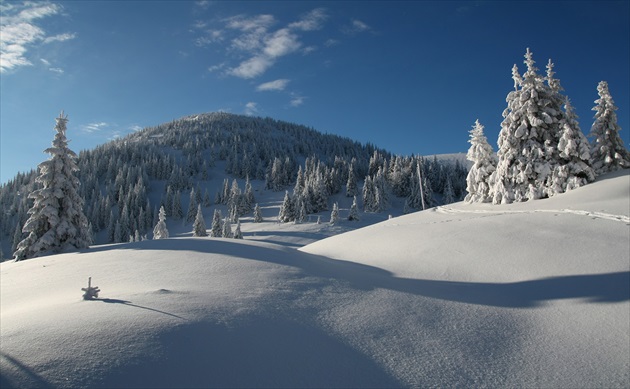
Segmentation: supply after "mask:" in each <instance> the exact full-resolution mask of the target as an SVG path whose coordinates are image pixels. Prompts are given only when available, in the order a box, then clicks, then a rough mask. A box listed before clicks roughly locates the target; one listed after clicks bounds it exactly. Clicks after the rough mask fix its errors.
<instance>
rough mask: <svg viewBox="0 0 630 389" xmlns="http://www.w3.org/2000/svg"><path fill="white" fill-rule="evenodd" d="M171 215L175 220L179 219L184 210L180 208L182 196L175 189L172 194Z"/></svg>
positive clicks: (182, 215)
mask: <svg viewBox="0 0 630 389" xmlns="http://www.w3.org/2000/svg"><path fill="white" fill-rule="evenodd" d="M171 216H172V217H173V219H175V220H180V219H181V218H182V217H184V210H183V209H182V196H181V193H180V191H179V190H178V191H176V192H175V195H174V196H173V208H172V211H171Z"/></svg>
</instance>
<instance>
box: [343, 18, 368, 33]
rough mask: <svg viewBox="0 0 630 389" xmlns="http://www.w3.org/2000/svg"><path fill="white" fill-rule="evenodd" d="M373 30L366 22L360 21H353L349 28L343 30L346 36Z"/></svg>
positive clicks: (345, 27)
mask: <svg viewBox="0 0 630 389" xmlns="http://www.w3.org/2000/svg"><path fill="white" fill-rule="evenodd" d="M371 29H372V28H371V27H370V26H368V25H367V24H366V23H365V22H362V21H360V20H358V19H352V21H351V22H350V25H348V26H344V27H343V28H342V32H344V33H345V34H350V35H353V34H358V33H361V32H365V31H370V30H371Z"/></svg>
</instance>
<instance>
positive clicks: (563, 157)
mask: <svg viewBox="0 0 630 389" xmlns="http://www.w3.org/2000/svg"><path fill="white" fill-rule="evenodd" d="M564 107H565V108H564V111H565V117H564V118H563V119H562V120H561V122H560V140H559V141H558V151H559V152H560V155H559V157H560V160H559V162H560V164H559V165H558V166H557V167H556V169H555V170H554V173H553V176H552V181H551V191H550V194H553V193H564V192H566V191H567V190H571V189H575V188H578V187H580V186H583V185H586V184H587V183H589V182H591V181H593V180H594V179H595V171H594V170H593V168H592V167H591V165H590V163H591V154H590V150H589V148H590V145H589V143H588V140H587V139H586V137H585V136H584V133H583V132H582V130H581V129H580V125H579V123H578V121H577V115H576V114H575V112H574V111H573V107H572V106H571V103H570V102H569V99H566V101H565V105H564Z"/></svg>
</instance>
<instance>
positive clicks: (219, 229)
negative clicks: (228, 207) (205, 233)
mask: <svg viewBox="0 0 630 389" xmlns="http://www.w3.org/2000/svg"><path fill="white" fill-rule="evenodd" d="M221 219H222V217H221V211H220V210H218V209H215V210H214V214H213V215H212V227H211V230H210V236H211V237H213V238H220V237H221V236H223V223H222V221H221Z"/></svg>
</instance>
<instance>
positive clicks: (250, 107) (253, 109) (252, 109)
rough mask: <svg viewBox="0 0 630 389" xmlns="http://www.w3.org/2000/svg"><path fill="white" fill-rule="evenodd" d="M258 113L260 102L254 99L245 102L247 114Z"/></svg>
mask: <svg viewBox="0 0 630 389" xmlns="http://www.w3.org/2000/svg"><path fill="white" fill-rule="evenodd" d="M257 113H258V103H254V102H253V101H250V102H249V103H247V104H245V115H248V116H253V115H256V114H257Z"/></svg>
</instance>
